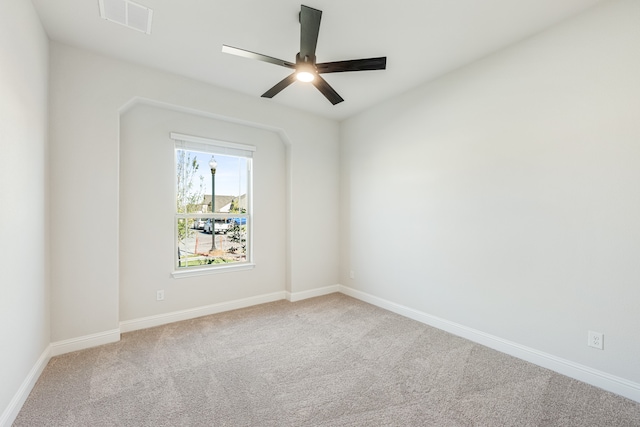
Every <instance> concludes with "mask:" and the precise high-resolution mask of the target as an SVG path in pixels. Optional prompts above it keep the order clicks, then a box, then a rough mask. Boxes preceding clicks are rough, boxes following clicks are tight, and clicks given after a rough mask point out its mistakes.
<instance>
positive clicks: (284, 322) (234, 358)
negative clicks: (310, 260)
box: [14, 294, 640, 427]
mask: <svg viewBox="0 0 640 427" xmlns="http://www.w3.org/2000/svg"><path fill="white" fill-rule="evenodd" d="M14 425H15V426H580V427H585V426H640V404H639V403H636V402H633V401H630V400H628V399H625V398H623V397H619V396H616V395H614V394H611V393H608V392H605V391H602V390H600V389H597V388H595V387H592V386H589V385H587V384H584V383H581V382H578V381H575V380H572V379H569V378H567V377H563V376H561V375H558V374H556V373H553V372H551V371H548V370H546V369H543V368H540V367H537V366H535V365H532V364H529V363H527V362H523V361H521V360H518V359H515V358H513V357H510V356H506V355H504V354H501V353H498V352H496V351H493V350H490V349H488V348H486V347H483V346H480V345H477V344H474V343H472V342H470V341H467V340H464V339H462V338H458V337H456V336H453V335H450V334H448V333H446V332H442V331H440V330H438V329H434V328H431V327H429V326H426V325H423V324H421V323H418V322H415V321H413V320H410V319H406V318H404V317H401V316H399V315H396V314H394V313H390V312H388V311H385V310H382V309H379V308H377V307H374V306H371V305H369V304H365V303H363V302H360V301H358V300H355V299H352V298H349V297H347V296H344V295H341V294H332V295H328V296H325V297H319V298H313V299H309V300H305V301H300V302H297V303H290V302H286V301H278V302H275V303H270V304H264V305H260V306H255V307H250V308H247V309H242V310H236V311H232V312H227V313H222V314H217V315H212V316H207V317H201V318H198V319H194V320H188V321H184V322H178V323H173V324H170V325H165V326H161V327H156V328H151V329H146V330H142V331H136V332H131V333H127V334H123V335H122V340H121V341H120V342H118V343H114V344H109V345H105V346H101V347H97V348H93V349H89V350H84V351H79V352H75V353H70V354H65V355H62V356H59V357H55V358H53V359H51V361H50V362H49V365H48V366H47V367H46V369H45V370H44V372H43V374H42V376H41V377H40V379H39V381H38V383H37V384H36V386H35V387H34V389H33V391H32V393H31V395H30V396H29V398H28V399H27V401H26V403H25V405H24V407H23V408H22V411H21V412H20V414H19V415H18V418H17V419H16V421H15V423H14Z"/></svg>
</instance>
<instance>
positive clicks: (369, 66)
mask: <svg viewBox="0 0 640 427" xmlns="http://www.w3.org/2000/svg"><path fill="white" fill-rule="evenodd" d="M321 18H322V11H321V10H317V9H314V8H311V7H308V6H305V5H302V7H301V10H300V15H299V20H300V52H298V54H297V55H296V62H295V64H294V63H292V62H288V61H283V60H282V59H277V58H273V57H271V56H266V55H262V54H260V53H255V52H250V51H248V50H244V49H239V48H237V47H231V46H227V45H222V51H223V52H225V53H230V54H232V55H238V56H243V57H245V58H250V59H257V60H259V61H264V62H269V63H271V64H275V65H280V66H281V67H285V68H291V69H293V70H295V71H294V72H293V74H291V75H289V76H287V77H285V78H284V79H283V80H281V81H280V82H278V83H276V85H275V86H273V87H272V88H271V89H269V90H268V91H266V92H265V93H263V94H262V97H263V98H273V97H274V96H275V95H277V94H278V93H280V92H281V91H282V90H283V89H284V88H286V87H287V86H289V85H290V84H292V83H293V82H294V81H296V80H300V81H303V82H311V83H312V84H313V85H314V86H315V87H316V88H317V89H318V90H319V91H320V92H322V94H323V95H324V96H325V97H326V98H327V99H328V100H329V101H330V102H331V103H332V104H333V105H336V104H338V103H340V102H342V101H344V99H342V97H341V96H340V95H338V92H336V91H335V90H334V89H333V88H332V87H331V86H330V85H329V83H327V81H326V80H325V79H323V78H322V77H321V76H320V74H326V73H342V72H346V71H367V70H384V69H385V68H386V66H387V57H386V56H383V57H380V58H367V59H353V60H349V61H336V62H323V63H321V64H317V63H316V45H317V43H318V33H319V32H320V19H321Z"/></svg>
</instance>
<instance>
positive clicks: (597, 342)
mask: <svg viewBox="0 0 640 427" xmlns="http://www.w3.org/2000/svg"><path fill="white" fill-rule="evenodd" d="M587 345H588V346H589V347H593V348H597V349H598V350H603V349H604V334H603V333H602V332H594V331H589V339H588V341H587Z"/></svg>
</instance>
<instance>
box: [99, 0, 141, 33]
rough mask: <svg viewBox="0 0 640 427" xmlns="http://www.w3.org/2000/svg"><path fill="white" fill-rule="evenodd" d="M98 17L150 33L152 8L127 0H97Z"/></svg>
mask: <svg viewBox="0 0 640 427" xmlns="http://www.w3.org/2000/svg"><path fill="white" fill-rule="evenodd" d="M98 3H99V5H100V17H101V18H103V19H106V20H107V21H111V22H115V23H116V24H120V25H124V26H125V27H128V28H131V29H134V30H136V31H140V32H142V33H145V34H151V18H152V17H153V10H151V9H149V8H148V7H145V6H142V5H140V4H138V3H134V2H132V1H129V0H98Z"/></svg>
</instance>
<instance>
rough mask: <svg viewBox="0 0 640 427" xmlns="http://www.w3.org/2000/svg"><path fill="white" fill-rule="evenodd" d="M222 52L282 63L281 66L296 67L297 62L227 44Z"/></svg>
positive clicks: (276, 63)
mask: <svg viewBox="0 0 640 427" xmlns="http://www.w3.org/2000/svg"><path fill="white" fill-rule="evenodd" d="M222 52H224V53H230V54H232V55H237V56H242V57H244V58H249V59H257V60H258V61H264V62H269V63H271V64H275V65H280V66H281V67H286V68H296V64H294V63H292V62H289V61H283V60H282V59H278V58H272V57H271V56H267V55H262V54H261V53H255V52H250V51H248V50H244V49H239V48H237V47H232V46H227V45H224V44H223V45H222Z"/></svg>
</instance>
